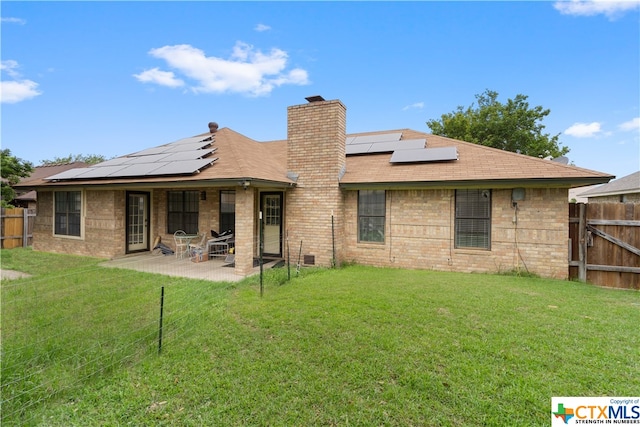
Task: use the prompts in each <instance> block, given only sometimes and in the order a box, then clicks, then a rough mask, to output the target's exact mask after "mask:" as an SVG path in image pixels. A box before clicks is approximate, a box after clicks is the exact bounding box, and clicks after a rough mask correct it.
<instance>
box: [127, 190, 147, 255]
mask: <svg viewBox="0 0 640 427" xmlns="http://www.w3.org/2000/svg"><path fill="white" fill-rule="evenodd" d="M148 250H149V193H133V192H131V193H128V194H127V252H136V251H148Z"/></svg>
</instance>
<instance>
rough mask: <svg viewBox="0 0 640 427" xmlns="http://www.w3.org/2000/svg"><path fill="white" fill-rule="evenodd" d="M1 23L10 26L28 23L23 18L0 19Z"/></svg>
mask: <svg viewBox="0 0 640 427" xmlns="http://www.w3.org/2000/svg"><path fill="white" fill-rule="evenodd" d="M0 21H1V22H6V23H8V24H20V25H24V24H26V23H27V21H25V20H24V19H22V18H0Z"/></svg>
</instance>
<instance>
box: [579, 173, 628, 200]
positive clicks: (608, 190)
mask: <svg viewBox="0 0 640 427" xmlns="http://www.w3.org/2000/svg"><path fill="white" fill-rule="evenodd" d="M629 193H640V171H638V172H634V173H632V174H631V175H627V176H623V177H622V178H618V179H616V180H615V181H611V182H610V183H608V184H604V185H601V186H599V187H596V188H592V189H590V190H588V191H585V192H584V193H580V194H578V196H580V197H598V196H612V195H616V194H629Z"/></svg>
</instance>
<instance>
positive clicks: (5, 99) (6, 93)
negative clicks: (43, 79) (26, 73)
mask: <svg viewBox="0 0 640 427" xmlns="http://www.w3.org/2000/svg"><path fill="white" fill-rule="evenodd" d="M18 68H19V65H18V62H17V61H14V60H12V59H8V60H6V61H1V62H0V70H2V71H3V72H5V73H6V74H7V75H8V76H9V77H11V78H12V79H13V80H5V79H3V80H2V81H1V82H0V102H2V103H3V104H15V103H18V102H21V101H26V100H27V99H31V98H35V97H36V96H38V95H41V94H42V92H40V91H39V90H38V83H36V82H34V81H32V80H26V79H22V78H21V76H20V73H19V72H18V71H17V70H18Z"/></svg>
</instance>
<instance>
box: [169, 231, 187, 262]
mask: <svg viewBox="0 0 640 427" xmlns="http://www.w3.org/2000/svg"><path fill="white" fill-rule="evenodd" d="M186 235H187V233H185V232H184V231H183V230H178V231H176V232H175V233H173V240H174V241H175V242H176V258H180V259H182V257H184V255H185V254H186V253H187V251H188V249H189V248H188V247H187V240H186V239H185V237H186Z"/></svg>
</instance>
